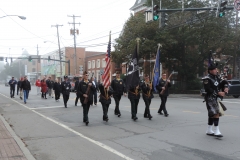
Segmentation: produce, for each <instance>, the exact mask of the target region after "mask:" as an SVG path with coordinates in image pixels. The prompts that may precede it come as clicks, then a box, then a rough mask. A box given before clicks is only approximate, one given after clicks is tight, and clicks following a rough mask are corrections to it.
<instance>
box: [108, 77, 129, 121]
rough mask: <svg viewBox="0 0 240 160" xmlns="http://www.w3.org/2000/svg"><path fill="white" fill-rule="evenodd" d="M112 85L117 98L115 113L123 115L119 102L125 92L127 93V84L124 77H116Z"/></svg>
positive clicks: (114, 96)
mask: <svg viewBox="0 0 240 160" xmlns="http://www.w3.org/2000/svg"><path fill="white" fill-rule="evenodd" d="M111 87H112V89H113V91H114V92H113V98H114V100H115V110H114V113H115V115H118V116H119V117H120V116H121V112H120V110H119V102H120V100H121V97H122V95H123V93H126V86H125V83H124V81H123V80H122V79H114V80H112V82H111Z"/></svg>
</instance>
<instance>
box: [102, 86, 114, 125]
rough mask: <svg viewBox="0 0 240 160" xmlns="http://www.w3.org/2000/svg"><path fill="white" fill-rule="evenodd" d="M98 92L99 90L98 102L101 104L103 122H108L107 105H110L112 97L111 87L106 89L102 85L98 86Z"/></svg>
mask: <svg viewBox="0 0 240 160" xmlns="http://www.w3.org/2000/svg"><path fill="white" fill-rule="evenodd" d="M98 87H99V90H100V98H99V102H101V104H102V109H103V121H106V122H107V121H108V120H109V119H108V108H109V105H110V104H111V96H112V93H113V91H112V89H111V86H109V87H108V88H105V87H104V86H103V84H99V86H98Z"/></svg>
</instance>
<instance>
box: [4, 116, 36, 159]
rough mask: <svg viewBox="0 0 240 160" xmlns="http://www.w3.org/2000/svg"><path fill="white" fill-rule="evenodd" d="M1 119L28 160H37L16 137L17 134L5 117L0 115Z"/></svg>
mask: <svg viewBox="0 0 240 160" xmlns="http://www.w3.org/2000/svg"><path fill="white" fill-rule="evenodd" d="M0 119H1V120H2V122H3V124H4V125H5V127H6V128H7V130H8V131H9V133H10V134H11V136H12V137H13V138H14V140H15V141H16V142H17V144H18V146H19V147H20V149H21V150H22V152H23V154H24V155H25V157H26V158H27V159H28V160H36V159H35V158H34V157H33V155H32V154H31V153H30V151H29V150H28V149H27V147H25V144H24V143H23V142H22V140H21V139H20V138H19V137H18V136H17V135H16V133H15V132H14V131H13V129H12V128H11V127H10V126H9V124H8V123H7V122H6V120H5V119H4V117H3V116H2V115H0Z"/></svg>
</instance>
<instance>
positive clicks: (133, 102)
mask: <svg viewBox="0 0 240 160" xmlns="http://www.w3.org/2000/svg"><path fill="white" fill-rule="evenodd" d="M130 102H131V113H132V118H134V117H136V116H137V109H138V102H139V99H133V98H130Z"/></svg>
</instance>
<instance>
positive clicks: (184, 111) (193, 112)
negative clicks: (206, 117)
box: [183, 111, 201, 114]
mask: <svg viewBox="0 0 240 160" xmlns="http://www.w3.org/2000/svg"><path fill="white" fill-rule="evenodd" d="M183 112H185V113H195V114H199V113H201V112H193V111H183Z"/></svg>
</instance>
